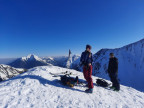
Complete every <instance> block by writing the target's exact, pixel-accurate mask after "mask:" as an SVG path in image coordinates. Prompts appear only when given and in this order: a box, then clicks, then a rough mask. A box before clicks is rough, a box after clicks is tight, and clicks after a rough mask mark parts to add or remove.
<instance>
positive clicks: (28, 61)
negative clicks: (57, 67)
mask: <svg viewBox="0 0 144 108" xmlns="http://www.w3.org/2000/svg"><path fill="white" fill-rule="evenodd" d="M9 65H10V66H12V67H15V68H25V69H30V68H33V67H36V66H46V65H51V64H49V63H47V62H46V61H44V60H42V59H41V58H39V57H38V56H35V55H33V54H30V55H28V56H27V57H22V58H18V59H16V60H15V61H13V62H12V63H10V64H9Z"/></svg>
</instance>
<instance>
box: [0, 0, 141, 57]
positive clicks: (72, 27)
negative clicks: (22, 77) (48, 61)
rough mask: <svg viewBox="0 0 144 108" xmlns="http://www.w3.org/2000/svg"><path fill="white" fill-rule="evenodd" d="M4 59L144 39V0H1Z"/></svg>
mask: <svg viewBox="0 0 144 108" xmlns="http://www.w3.org/2000/svg"><path fill="white" fill-rule="evenodd" d="M0 9H1V10H3V11H0V40H1V42H0V49H1V51H0V58H17V57H22V56H26V55H28V54H35V55H38V56H39V57H43V56H61V55H67V54H68V50H69V49H71V50H72V53H73V54H81V52H82V51H84V50H85V45H86V44H90V45H92V47H93V49H92V52H93V53H96V52H97V51H98V50H100V49H102V48H119V47H123V46H125V45H128V44H131V43H133V42H137V41H139V40H141V39H143V38H144V12H143V11H144V1H143V0H139V1H137V0H127V1H125V0H121V1H115V0H110V1H107V0H101V1H98V0H95V1H94V0H89V1H87V0H72V1H71V0H70V1H68V0H62V1H59V0H53V1H45V0H42V1H39V0H36V1H32V0H21V1H18V0H16V1H10V0H8V1H5V0H1V1H0Z"/></svg>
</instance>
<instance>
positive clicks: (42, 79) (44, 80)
mask: <svg viewBox="0 0 144 108" xmlns="http://www.w3.org/2000/svg"><path fill="white" fill-rule="evenodd" d="M25 78H29V79H35V80H38V81H39V82H40V83H41V84H42V85H44V86H46V84H48V85H52V86H55V87H59V88H65V89H70V90H73V91H78V92H84V91H82V90H79V89H75V88H70V87H68V86H64V85H62V84H61V83H60V81H59V80H53V81H50V80H47V79H45V78H43V77H41V76H36V75H25V76H19V77H14V78H12V79H9V80H16V79H25ZM9 80H7V81H9ZM7 81H4V82H7Z"/></svg>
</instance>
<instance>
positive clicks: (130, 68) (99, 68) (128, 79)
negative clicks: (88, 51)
mask: <svg viewBox="0 0 144 108" xmlns="http://www.w3.org/2000/svg"><path fill="white" fill-rule="evenodd" d="M111 52H113V53H114V54H115V56H116V57H117V58H118V59H119V78H120V80H121V83H122V84H124V85H127V86H131V87H133V88H136V89H138V90H141V91H144V85H143V84H144V39H143V40H141V41H138V42H136V43H133V44H130V45H127V46H124V47H122V48H118V49H102V50H100V51H99V52H98V53H96V54H95V55H94V67H93V71H94V74H95V75H96V76H99V77H103V78H106V79H108V75H107V74H106V71H107V67H108V61H109V53H111Z"/></svg>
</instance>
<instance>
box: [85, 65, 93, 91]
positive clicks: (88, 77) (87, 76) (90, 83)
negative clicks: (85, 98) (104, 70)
mask: <svg viewBox="0 0 144 108" xmlns="http://www.w3.org/2000/svg"><path fill="white" fill-rule="evenodd" d="M83 74H84V78H85V79H86V81H87V82H88V88H90V89H92V88H93V80H92V66H89V67H87V66H84V67H83Z"/></svg>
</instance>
